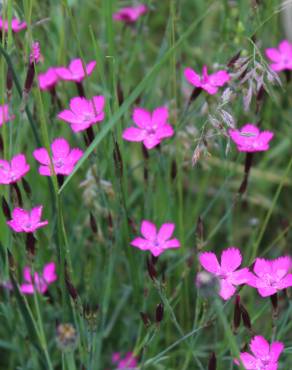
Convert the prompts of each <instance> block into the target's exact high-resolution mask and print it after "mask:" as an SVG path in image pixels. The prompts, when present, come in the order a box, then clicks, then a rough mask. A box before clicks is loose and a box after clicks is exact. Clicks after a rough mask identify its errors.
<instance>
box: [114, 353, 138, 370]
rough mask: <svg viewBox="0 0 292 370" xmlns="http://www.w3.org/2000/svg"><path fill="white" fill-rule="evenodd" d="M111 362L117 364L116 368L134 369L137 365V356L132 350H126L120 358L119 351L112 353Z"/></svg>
mask: <svg viewBox="0 0 292 370" xmlns="http://www.w3.org/2000/svg"><path fill="white" fill-rule="evenodd" d="M112 362H113V363H114V364H116V365H117V368H118V369H135V368H136V367H137V365H138V362H137V358H136V357H135V356H134V354H133V353H132V352H128V353H127V354H126V355H125V357H124V358H121V354H120V353H119V352H115V353H113V355H112Z"/></svg>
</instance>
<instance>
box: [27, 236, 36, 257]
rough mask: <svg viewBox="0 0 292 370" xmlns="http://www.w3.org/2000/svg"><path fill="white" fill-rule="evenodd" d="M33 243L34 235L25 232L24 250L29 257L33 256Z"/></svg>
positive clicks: (34, 242)
mask: <svg viewBox="0 0 292 370" xmlns="http://www.w3.org/2000/svg"><path fill="white" fill-rule="evenodd" d="M35 244H36V238H35V237H34V235H33V233H27V234H26V244H25V246H26V251H27V253H28V255H29V256H30V257H34V256H35Z"/></svg>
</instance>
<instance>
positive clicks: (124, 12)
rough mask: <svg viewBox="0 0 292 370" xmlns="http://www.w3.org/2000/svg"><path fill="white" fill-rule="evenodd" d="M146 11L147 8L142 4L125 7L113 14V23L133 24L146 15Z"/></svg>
mask: <svg viewBox="0 0 292 370" xmlns="http://www.w3.org/2000/svg"><path fill="white" fill-rule="evenodd" d="M147 11H148V8H147V6H146V5H143V4H140V5H137V6H132V7H126V8H122V9H120V10H119V11H117V12H116V13H114V14H113V19H114V20H115V21H121V22H125V23H135V22H136V21H137V20H138V19H139V18H140V17H141V15H143V14H145V13H147Z"/></svg>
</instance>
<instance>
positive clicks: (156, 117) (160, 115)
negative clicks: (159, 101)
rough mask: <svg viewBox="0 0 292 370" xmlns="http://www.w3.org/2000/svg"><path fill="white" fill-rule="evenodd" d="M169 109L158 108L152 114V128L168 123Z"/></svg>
mask: <svg viewBox="0 0 292 370" xmlns="http://www.w3.org/2000/svg"><path fill="white" fill-rule="evenodd" d="M167 120H168V109H167V108H166V107H159V108H156V109H155V110H154V111H153V113H152V119H151V126H152V127H161V126H164V125H165V124H166V123H167Z"/></svg>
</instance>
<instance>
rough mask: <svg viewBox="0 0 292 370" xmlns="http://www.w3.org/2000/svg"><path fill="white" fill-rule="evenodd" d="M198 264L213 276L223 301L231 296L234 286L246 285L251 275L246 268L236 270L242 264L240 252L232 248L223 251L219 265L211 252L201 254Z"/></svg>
mask: <svg viewBox="0 0 292 370" xmlns="http://www.w3.org/2000/svg"><path fill="white" fill-rule="evenodd" d="M199 261H200V264H201V265H202V266H203V267H204V269H205V270H207V271H208V272H210V273H211V274H212V275H215V276H216V277H217V278H218V280H219V284H220V291H219V295H220V297H222V298H223V299H224V300H227V299H229V298H230V297H232V296H233V294H234V293H235V291H236V288H235V286H237V285H241V284H246V283H247V282H248V281H249V279H250V275H251V273H250V272H249V269H248V268H246V267H245V268H242V269H239V270H237V269H238V267H239V266H240V265H241V262H242V256H241V253H240V250H239V249H237V248H234V247H231V248H228V249H225V250H224V251H223V252H222V254H221V263H219V262H218V259H217V257H216V255H215V253H213V252H202V253H200V254H199Z"/></svg>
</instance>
